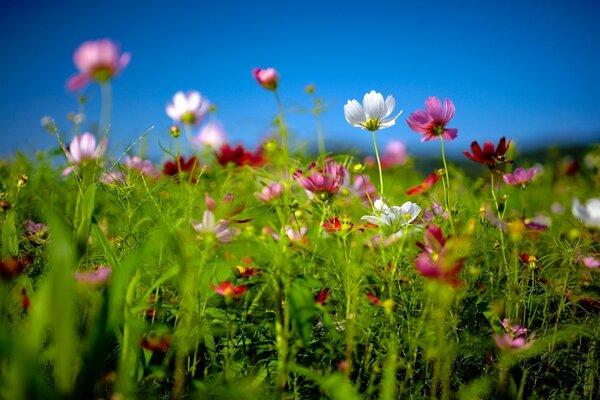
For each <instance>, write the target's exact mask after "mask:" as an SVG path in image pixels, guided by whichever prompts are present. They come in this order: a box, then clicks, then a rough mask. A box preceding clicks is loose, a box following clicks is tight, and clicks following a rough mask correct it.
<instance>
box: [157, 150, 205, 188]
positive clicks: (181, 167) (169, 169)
mask: <svg viewBox="0 0 600 400" xmlns="http://www.w3.org/2000/svg"><path fill="white" fill-rule="evenodd" d="M199 169H200V161H199V160H198V159H197V158H196V157H195V156H191V157H190V158H188V159H187V160H186V159H185V157H184V156H179V159H177V160H169V161H167V162H165V165H164V166H163V174H165V175H167V176H174V177H178V176H179V174H180V173H186V174H188V175H189V176H190V178H191V181H192V182H195V179H196V175H197V174H198V173H199Z"/></svg>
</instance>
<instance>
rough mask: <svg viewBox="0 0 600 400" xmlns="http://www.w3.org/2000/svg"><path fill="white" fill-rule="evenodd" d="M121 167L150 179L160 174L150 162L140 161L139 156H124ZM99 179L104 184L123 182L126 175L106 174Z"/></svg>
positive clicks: (118, 172) (121, 172)
mask: <svg viewBox="0 0 600 400" xmlns="http://www.w3.org/2000/svg"><path fill="white" fill-rule="evenodd" d="M123 165H124V166H125V168H127V169H128V170H129V171H131V172H133V171H137V172H139V173H140V174H142V175H145V176H149V177H152V178H158V177H159V176H160V173H159V172H158V171H157V170H156V169H155V168H154V165H153V164H152V161H150V160H142V158H141V157H140V156H133V157H131V156H125V160H124V162H123ZM100 179H101V180H102V181H103V182H105V183H115V182H125V181H126V179H127V175H126V174H125V173H123V171H114V172H107V173H106V174H103V175H102V176H101V178H100Z"/></svg>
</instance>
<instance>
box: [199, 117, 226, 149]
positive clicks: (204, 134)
mask: <svg viewBox="0 0 600 400" xmlns="http://www.w3.org/2000/svg"><path fill="white" fill-rule="evenodd" d="M225 143H227V133H226V132H225V128H223V124H222V123H221V122H219V121H210V122H208V123H206V125H204V127H202V129H200V132H199V133H198V135H196V137H194V145H195V146H196V147H198V148H202V147H210V148H211V149H218V148H220V147H221V146H223V145H224V144H225Z"/></svg>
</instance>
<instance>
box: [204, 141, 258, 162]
mask: <svg viewBox="0 0 600 400" xmlns="http://www.w3.org/2000/svg"><path fill="white" fill-rule="evenodd" d="M215 157H216V158H217V161H218V162H219V164H221V165H222V166H224V167H225V166H227V164H229V163H232V164H234V165H236V166H241V165H248V166H251V167H260V166H261V165H263V164H265V162H266V160H265V158H264V156H263V148H262V146H260V147H258V148H257V149H256V151H255V152H254V153H251V152H249V151H246V149H244V146H242V145H241V144H238V145H237V146H236V147H235V148H231V146H230V145H229V144H224V145H222V146H221V149H220V152H218V153H215Z"/></svg>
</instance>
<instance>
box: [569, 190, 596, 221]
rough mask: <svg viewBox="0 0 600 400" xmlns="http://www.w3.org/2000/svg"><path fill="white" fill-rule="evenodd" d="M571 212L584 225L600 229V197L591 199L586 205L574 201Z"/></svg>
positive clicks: (577, 200)
mask: <svg viewBox="0 0 600 400" xmlns="http://www.w3.org/2000/svg"><path fill="white" fill-rule="evenodd" d="M571 212H572V213H573V215H574V216H575V217H576V218H578V219H580V220H582V221H583V223H584V224H586V225H588V226H591V227H594V228H600V197H597V198H593V199H589V200H588V201H587V202H586V203H585V204H581V203H579V199H575V200H573V207H572V208H571Z"/></svg>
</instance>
